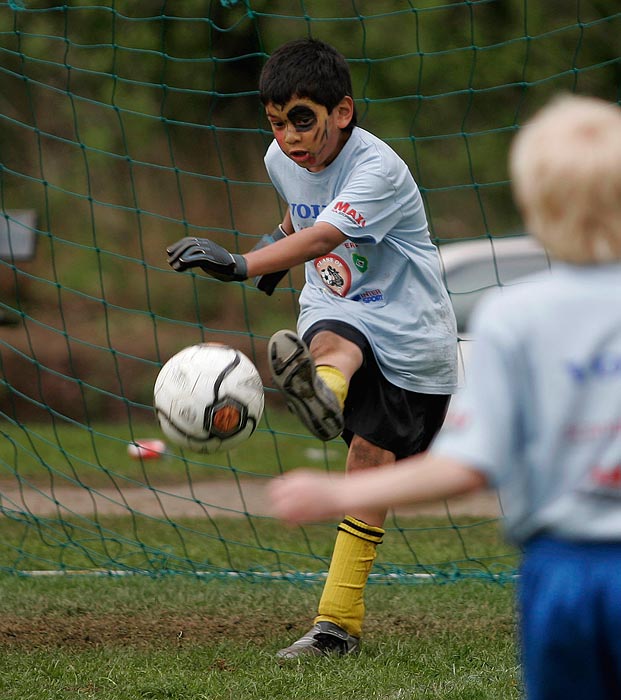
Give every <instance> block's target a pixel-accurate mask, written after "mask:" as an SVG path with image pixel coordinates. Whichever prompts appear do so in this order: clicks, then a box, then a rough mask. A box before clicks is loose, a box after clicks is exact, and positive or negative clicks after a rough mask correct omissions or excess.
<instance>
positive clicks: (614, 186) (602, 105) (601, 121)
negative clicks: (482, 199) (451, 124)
mask: <svg viewBox="0 0 621 700" xmlns="http://www.w3.org/2000/svg"><path fill="white" fill-rule="evenodd" d="M509 167H510V171H511V177H512V180H513V189H514V195H515V201H516V203H517V205H518V207H519V208H520V210H521V212H522V215H523V217H524V221H525V224H526V226H527V228H528V230H529V232H530V233H532V234H533V235H534V236H535V237H537V238H538V239H539V240H540V241H541V243H542V244H543V245H544V246H545V247H546V249H547V250H548V252H549V253H550V255H551V256H552V257H554V258H557V259H559V260H564V261H566V262H571V263H576V264H592V263H605V262H612V261H618V260H621V109H619V107H618V106H617V105H615V104H612V103H608V102H604V101H603V100H599V99H596V98H592V97H578V96H572V95H567V96H562V97H557V98H556V99H554V100H553V101H552V102H551V103H550V104H549V105H548V106H546V107H544V108H543V109H541V110H540V111H539V113H538V114H536V115H535V117H534V118H533V119H532V120H531V121H530V122H529V123H527V124H526V126H524V127H523V128H522V129H521V130H520V131H519V133H518V135H517V136H516V137H515V139H514V141H513V145H512V147H511V153H510V158H509Z"/></svg>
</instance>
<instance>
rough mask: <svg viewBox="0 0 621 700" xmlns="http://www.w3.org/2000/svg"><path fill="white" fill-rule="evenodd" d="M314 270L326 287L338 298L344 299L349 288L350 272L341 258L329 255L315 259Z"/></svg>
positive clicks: (332, 254)
mask: <svg viewBox="0 0 621 700" xmlns="http://www.w3.org/2000/svg"><path fill="white" fill-rule="evenodd" d="M313 264H314V265H315V270H317V272H318V273H319V277H320V278H321V281H322V282H323V283H324V284H325V285H326V287H327V288H328V289H329V290H330V291H331V292H333V293H334V294H337V295H338V296H340V297H344V296H345V295H346V294H347V292H348V291H349V288H350V287H351V270H350V269H349V267H348V266H347V263H346V262H345V261H344V260H343V258H341V257H339V256H338V255H334V253H331V254H330V255H324V256H323V257H321V258H316V259H315V261H314V263H313Z"/></svg>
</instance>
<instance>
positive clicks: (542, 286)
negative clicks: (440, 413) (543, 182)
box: [431, 264, 621, 543]
mask: <svg viewBox="0 0 621 700" xmlns="http://www.w3.org/2000/svg"><path fill="white" fill-rule="evenodd" d="M528 279H529V278H525V281H528ZM530 279H531V280H536V281H537V284H532V285H529V284H524V285H517V286H515V287H511V288H510V289H505V290H504V293H501V291H500V290H495V291H494V292H492V293H491V294H490V295H488V296H487V297H486V299H485V300H484V301H483V302H482V303H481V305H480V306H479V307H478V308H477V310H476V311H475V315H474V319H473V335H474V337H475V341H474V347H473V351H472V357H471V363H470V367H469V370H468V374H467V376H466V386H465V388H464V389H462V390H461V391H460V392H459V393H458V395H457V396H456V397H455V398H454V400H453V404H452V406H451V409H450V410H449V416H448V417H447V420H446V423H445V426H444V428H443V429H442V431H441V432H440V434H439V436H438V437H437V439H436V441H435V442H434V444H433V446H432V448H431V449H432V452H433V453H435V454H439V455H445V456H449V457H453V458H456V459H458V460H460V461H463V462H465V463H467V464H471V465H473V466H474V467H476V468H477V469H478V470H481V471H482V472H483V473H484V474H486V475H487V476H488V478H489V479H490V481H491V483H492V484H495V485H496V486H498V487H499V488H500V489H501V495H502V504H503V508H504V511H505V516H506V518H505V524H506V528H507V535H508V537H509V538H510V539H512V540H513V541H515V542H518V543H521V542H525V541H526V540H528V539H529V538H531V537H533V536H534V535H537V534H545V535H548V536H553V537H561V538H568V539H572V540H621V265H619V264H614V265H601V266H571V265H558V264H557V266H555V268H554V270H553V272H552V273H551V274H550V273H545V274H540V275H537V276H533V277H532V278H530Z"/></svg>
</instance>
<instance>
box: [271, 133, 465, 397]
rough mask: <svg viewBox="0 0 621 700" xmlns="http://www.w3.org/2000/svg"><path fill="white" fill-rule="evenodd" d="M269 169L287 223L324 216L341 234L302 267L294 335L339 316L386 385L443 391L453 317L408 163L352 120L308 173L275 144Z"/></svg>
mask: <svg viewBox="0 0 621 700" xmlns="http://www.w3.org/2000/svg"><path fill="white" fill-rule="evenodd" d="M265 165H266V168H267V171H268V174H269V176H270V178H271V180H272V182H273V184H274V186H275V187H276V189H277V191H278V192H279V194H280V195H281V196H282V197H283V199H284V200H285V202H286V203H287V205H288V207H289V211H290V213H291V219H292V222H293V226H294V229H295V230H296V231H299V230H300V229H303V228H307V227H309V226H312V225H313V224H314V223H315V222H316V221H326V222H328V223H330V224H332V225H333V226H335V227H336V228H338V229H339V230H340V231H341V232H342V233H343V234H344V235H345V236H346V237H347V240H346V241H345V242H344V243H343V244H342V245H340V246H338V247H337V248H335V249H334V250H333V251H332V252H330V253H329V254H327V255H324V256H321V257H320V258H317V259H315V260H312V261H309V262H307V263H306V264H305V271H306V284H305V285H304V289H303V290H302V294H301V296H300V316H299V319H298V332H299V333H300V334H303V333H304V332H305V331H306V330H307V329H308V328H309V327H310V326H311V325H313V324H314V323H315V322H317V321H322V320H326V319H330V320H339V321H344V322H346V323H349V324H350V325H352V326H354V327H355V328H357V329H358V330H359V331H360V332H362V333H363V334H364V336H365V337H366V338H367V339H368V341H369V343H370V344H371V346H372V348H373V351H374V353H375V357H376V359H377V362H378V365H379V367H380V369H381V370H382V372H383V374H384V376H385V377H386V378H387V379H388V381H390V382H391V383H392V384H395V385H396V386H399V387H401V388H404V389H407V390H409V391H416V392H420V393H427V394H450V393H454V392H455V390H456V388H457V332H456V324H455V316H454V313H453V309H452V306H451V303H450V300H449V298H448V294H447V292H446V289H445V287H444V283H443V280H442V273H441V270H440V263H439V256H438V251H437V248H436V247H435V246H434V245H433V243H432V242H431V239H430V237H429V228H428V223H427V218H426V215H425V211H424V207H423V202H422V198H421V195H420V192H419V189H418V187H417V185H416V183H415V181H414V178H413V177H412V175H411V173H410V171H409V169H408V167H407V165H406V164H405V163H404V162H403V160H402V159H401V158H399V156H398V155H397V154H396V153H395V152H394V151H393V150H392V149H391V148H390V147H389V146H388V145H387V144H385V143H384V142H383V141H382V140H381V139H378V138H377V137H376V136H373V134H370V133H369V132H367V131H365V130H363V129H360V128H359V127H355V128H354V130H353V132H352V134H351V136H350V138H349V139H348V141H347V142H346V144H345V146H344V147H343V149H342V151H341V152H340V153H339V155H338V156H337V158H336V159H335V160H334V161H333V162H332V163H330V165H328V166H327V167H326V168H325V169H324V170H321V171H320V172H317V173H312V172H309V171H308V170H306V169H304V168H301V167H300V166H299V165H296V164H295V163H294V162H293V161H291V160H290V159H289V158H288V157H287V156H286V155H285V154H284V153H283V152H282V151H281V150H280V148H279V146H278V144H277V143H276V141H274V142H273V143H272V144H271V145H270V147H269V149H268V151H267V153H266V156H265Z"/></svg>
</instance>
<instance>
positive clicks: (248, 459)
mask: <svg viewBox="0 0 621 700" xmlns="http://www.w3.org/2000/svg"><path fill="white" fill-rule="evenodd" d="M162 437H163V436H162V433H161V431H160V428H159V426H158V425H157V423H156V421H155V419H153V421H148V422H144V421H143V422H140V423H134V424H132V425H131V426H129V425H128V424H127V423H120V424H116V425H115V424H110V423H105V424H93V425H90V426H87V425H83V424H77V423H71V422H67V421H56V422H51V423H45V424H32V423H29V424H28V425H22V424H18V423H15V422H11V421H8V420H5V421H3V422H2V427H1V429H0V480H1V479H4V478H7V477H11V476H12V475H13V474H14V473H17V474H19V476H20V477H21V478H22V479H28V480H35V481H36V480H37V479H42V478H43V479H45V478H47V477H48V476H49V475H50V474H52V475H54V476H57V477H59V478H61V479H65V480H66V481H67V483H75V482H77V483H80V484H84V485H88V486H93V487H97V486H102V485H108V484H109V483H110V481H111V480H112V479H120V480H122V481H125V482H128V483H131V482H138V483H144V482H145V481H156V482H158V483H166V482H171V481H178V480H179V478H180V477H182V478H186V477H187V478H191V479H194V480H197V479H205V478H213V477H217V478H230V477H233V476H234V475H244V474H250V475H256V474H259V475H261V474H263V475H270V474H278V473H281V472H283V471H286V470H287V469H290V468H292V467H296V466H299V465H300V464H310V465H311V466H317V467H322V468H326V469H333V470H339V469H342V468H343V464H344V462H345V455H346V449H347V448H346V446H345V444H344V443H343V442H342V441H340V440H334V441H332V442H330V443H329V444H324V443H322V442H320V441H319V440H317V439H316V438H314V437H312V436H310V435H308V434H304V433H303V432H300V427H299V422H298V421H296V419H295V418H294V417H293V416H291V415H290V414H288V413H283V412H281V411H277V410H270V409H269V407H268V409H267V410H266V411H265V413H264V415H263V417H262V419H261V421H260V424H259V426H258V428H257V430H256V432H255V433H254V435H252V436H251V437H250V438H249V439H248V440H247V441H246V442H244V443H243V444H242V445H239V446H238V447H236V448H234V449H233V450H231V451H229V452H222V453H216V454H212V455H206V454H205V455H201V454H197V453H192V452H189V451H187V450H183V449H181V448H179V447H176V446H175V445H173V444H168V449H167V452H166V455H165V456H164V457H163V458H162V459H158V460H145V461H141V460H136V459H132V458H131V457H130V456H129V455H128V453H127V447H128V445H129V444H130V443H131V442H133V441H134V440H136V439H140V438H159V439H161V438H162Z"/></svg>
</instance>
